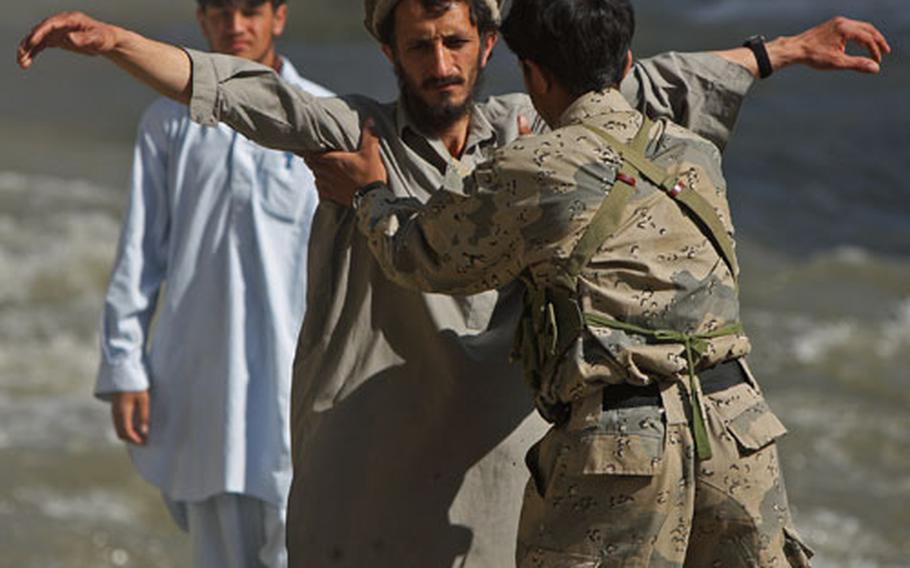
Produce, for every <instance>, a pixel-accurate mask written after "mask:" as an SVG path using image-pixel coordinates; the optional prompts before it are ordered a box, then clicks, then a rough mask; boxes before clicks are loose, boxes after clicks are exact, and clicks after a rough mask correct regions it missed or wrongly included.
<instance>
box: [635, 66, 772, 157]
mask: <svg viewBox="0 0 910 568" xmlns="http://www.w3.org/2000/svg"><path fill="white" fill-rule="evenodd" d="M754 81H755V79H754V77H753V76H752V74H751V73H749V72H748V71H747V70H746V69H744V68H743V67H741V66H739V65H737V64H735V63H731V62H730V61H727V60H726V59H723V58H722V57H718V56H716V55H713V54H710V53H676V52H669V53H663V54H660V55H656V56H654V57H649V58H647V59H642V60H640V61H638V62H636V64H635V66H634V67H633V69H632V72H631V73H629V75H628V76H627V77H626V79H625V80H624V81H623V83H622V85H621V91H622V94H623V96H624V97H625V98H626V100H628V101H629V102H630V103H631V104H632V106H633V107H635V108H636V109H638V110H639V111H641V112H643V113H645V114H647V115H648V116H650V117H651V118H653V119H658V118H667V119H669V120H671V121H673V122H675V123H676V124H679V125H680V126H683V127H685V128H688V129H689V130H692V131H693V132H695V133H696V134H698V135H700V136H703V137H705V138H707V139H708V140H710V141H711V142H713V143H714V144H715V145H716V146H717V147H718V148H719V149H720V150H721V151H723V149H724V147H725V146H726V144H727V142H728V141H729V139H730V136H731V135H732V133H733V127H734V126H735V125H736V119H737V118H738V117H739V111H740V109H741V107H742V104H743V102H744V101H745V98H746V95H747V94H748V92H749V89H750V87H751V86H752V84H753V83H754Z"/></svg>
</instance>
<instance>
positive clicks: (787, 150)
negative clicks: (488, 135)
mask: <svg viewBox="0 0 910 568" xmlns="http://www.w3.org/2000/svg"><path fill="white" fill-rule="evenodd" d="M88 4H89V3H87V2H86V3H83V4H82V5H81V7H85V6H87V5H88ZM182 4H185V6H184V5H182ZM302 4H303V3H299V2H295V3H292V5H291V13H292V16H291V17H292V20H294V19H296V22H297V23H296V24H295V25H294V26H292V30H291V33H290V34H289V37H287V38H286V39H285V41H284V43H283V47H284V51H285V52H286V53H287V54H289V55H290V56H291V58H292V59H293V60H294V61H295V63H297V64H298V67H299V68H301V70H302V71H303V72H304V74H305V75H307V76H308V77H309V78H311V79H314V80H316V81H319V82H321V83H323V84H325V85H327V86H328V87H330V88H332V89H334V90H336V91H338V92H353V91H358V92H366V93H368V94H371V95H373V96H376V97H378V98H380V99H389V98H392V97H393V96H394V92H395V85H394V81H393V80H392V77H391V74H390V73H389V72H388V69H387V66H386V65H385V63H384V62H383V60H382V59H381V56H380V55H379V54H378V50H376V49H375V48H374V46H372V45H371V44H370V43H369V42H368V40H367V39H366V37H365V36H364V35H358V33H359V32H357V31H354V30H356V29H357V26H356V25H351V24H349V23H348V22H350V21H357V20H358V19H359V14H358V12H357V5H358V4H359V3H358V2H350V3H348V4H349V5H348V4H345V5H344V6H343V7H342V8H336V9H334V10H335V11H334V12H332V13H331V14H329V15H327V14H326V13H324V12H325V10H324V9H323V10H322V12H320V13H319V14H312V13H311V14H306V13H305V9H306V8H305V7H304V6H303V5H302ZM313 4H314V5H317V6H319V7H322V8H324V7H325V6H329V5H332V4H329V3H327V2H313ZM639 5H640V6H639V9H640V20H641V21H640V27H641V30H640V34H639V40H638V42H637V46H636V49H637V50H638V51H639V52H640V53H643V54H646V53H653V52H656V51H659V50H666V49H683V50H694V49H709V48H721V47H727V46H732V45H735V44H737V43H738V42H739V41H740V40H741V39H742V38H743V37H745V36H747V35H750V34H752V33H757V32H762V33H765V34H767V35H769V36H774V35H779V34H785V33H791V32H795V31H798V30H800V29H801V28H804V27H806V26H807V25H809V24H811V23H814V22H818V21H821V20H823V19H825V18H827V17H829V16H831V15H833V14H835V13H846V14H849V15H852V16H855V17H860V18H865V19H868V20H872V21H874V22H876V23H878V24H880V25H881V27H882V28H883V29H884V30H885V31H886V33H887V34H888V35H889V37H890V38H891V40H892V42H893V44H894V47H895V48H896V50H895V54H894V55H893V56H892V57H891V58H890V60H889V61H888V62H887V64H886V67H885V72H884V74H883V75H882V76H880V77H874V78H870V77H861V76H857V75H847V74H844V75H837V76H834V75H820V74H817V73H810V72H807V71H802V70H788V71H785V72H783V73H781V74H780V75H779V76H777V77H775V78H773V79H772V80H770V81H768V82H767V83H766V84H761V85H758V86H757V87H756V89H755V90H754V92H753V94H752V97H751V99H750V100H749V102H748V105H747V108H746V109H745V111H744V112H743V115H742V118H741V120H740V124H739V128H738V131H737V133H736V137H735V140H734V142H733V143H732V144H731V146H730V147H729V150H728V153H727V158H726V170H727V174H728V178H729V185H730V192H731V201H732V203H733V207H734V213H735V217H736V220H737V224H738V227H739V233H740V239H739V240H740V256H741V260H742V264H743V269H744V282H743V305H744V310H745V314H744V320H745V322H746V325H747V328H748V330H749V332H750V333H751V335H752V337H753V343H754V345H755V352H754V354H753V356H752V362H753V366H754V367H755V368H756V371H757V373H758V375H759V378H760V380H761V381H762V382H763V384H764V386H765V390H766V391H767V393H768V396H769V399H770V401H771V403H772V406H774V407H775V409H776V410H777V411H778V413H779V414H780V415H781V417H782V419H783V420H784V422H785V423H786V424H787V425H788V426H789V427H790V430H791V434H790V435H789V436H788V437H787V438H785V440H784V441H783V442H782V445H781V450H782V453H783V458H784V460H785V462H784V465H785V471H786V474H787V479H788V483H789V488H790V492H791V498H792V500H793V502H794V505H795V509H796V514H797V520H798V522H799V525H800V527H801V530H802V532H803V533H804V536H805V537H807V540H808V541H809V542H810V544H811V545H812V546H813V547H814V548H815V549H816V550H817V552H818V557H817V559H818V560H817V562H816V565H817V566H821V567H826V566H832V567H866V566H868V567H897V566H910V528H908V527H910V434H908V433H910V394H908V390H910V373H908V372H907V369H908V368H910V262H908V261H910V226H908V219H910V182H908V181H907V180H908V179H910V177H908V176H907V174H906V173H905V172H906V166H907V160H908V159H910V112H908V110H907V106H906V105H907V103H906V93H907V92H908V90H910V68H908V65H907V63H906V58H907V55H908V50H907V48H906V47H905V44H907V43H910V11H908V10H907V7H906V0H892V1H888V0H880V1H877V0H867V1H866V2H864V3H862V4H861V5H857V3H855V2H846V1H843V0H830V1H827V2H818V1H809V0H800V1H797V0H765V1H763V2H754V1H753V2H749V1H746V0H714V1H707V0H705V1H696V0H688V1H686V2H679V1H674V2H670V1H669V0H661V1H652V2H649V3H648V4H647V5H644V4H643V3H642V2H639ZM74 6H80V5H79V4H75V3H71V2H60V1H53V0H40V1H35V2H32V3H29V4H27V5H25V4H23V5H17V6H15V7H4V11H5V12H8V13H7V14H5V17H4V19H3V20H2V21H0V76H2V77H3V79H2V81H3V82H2V89H0V266H2V267H3V268H2V271H0V567H7V566H8V567H16V568H30V567H35V568H38V567H41V568H45V567H57V566H59V567H102V566H162V567H165V566H168V567H178V566H187V565H188V554H187V553H188V550H187V545H186V542H185V539H184V538H183V536H182V535H181V534H180V533H179V532H177V531H176V529H174V528H173V527H172V525H171V523H170V521H169V519H168V518H167V517H166V514H165V513H164V510H163V507H161V505H160V503H159V500H158V497H157V495H156V493H155V492H154V491H153V490H152V489H150V488H149V487H148V486H147V485H145V484H144V483H143V482H141V481H140V480H139V479H138V477H137V476H136V475H134V474H133V472H132V469H131V466H130V464H129V462H128V459H127V458H126V455H125V452H124V451H123V450H122V448H121V447H120V445H119V444H118V443H117V441H116V440H115V439H114V437H113V436H112V433H111V431H110V427H109V418H108V414H107V413H108V410H107V407H106V406H104V405H102V404H100V403H98V402H96V401H94V400H93V399H92V397H91V386H92V383H93V380H94V372H95V366H96V363H97V359H96V358H97V347H96V344H97V336H96V324H97V321H98V315H99V312H100V307H101V297H102V293H103V290H104V287H105V285H106V280H107V277H108V272H109V270H110V263H111V260H112V258H113V254H114V247H115V244H116V239H117V233H118V230H119V223H120V221H119V219H120V215H121V211H122V208H123V205H124V197H125V191H124V187H125V184H126V179H127V175H128V170H129V159H130V154H131V146H132V136H133V133H134V128H135V124H136V121H137V120H138V116H139V114H140V113H141V111H142V109H143V108H144V106H145V105H147V104H148V103H149V102H150V101H151V100H152V98H153V97H152V95H151V94H150V93H148V92H146V91H144V90H143V89H142V88H141V87H138V86H135V85H133V84H132V83H131V82H130V81H129V80H128V79H126V78H124V77H121V76H119V75H118V74H117V73H116V72H114V71H113V69H112V68H111V67H110V66H109V65H106V64H105V63H104V62H100V61H76V60H74V59H73V58H72V57H68V56H65V55H62V54H49V56H48V57H47V58H46V59H45V60H43V61H41V62H40V64H39V66H38V67H37V68H36V69H35V70H34V71H32V72H30V73H28V74H21V73H19V72H18V71H16V70H15V69H14V67H13V65H12V64H11V61H12V51H13V46H14V45H15V42H16V41H18V38H19V36H20V35H21V34H22V33H23V32H24V31H25V30H26V29H27V28H28V27H29V26H31V25H32V24H33V23H34V22H35V21H36V19H37V18H39V17H40V16H42V15H44V14H46V13H48V12H50V11H52V10H56V9H62V8H71V7H74ZM91 6H92V7H93V8H92V9H93V10H95V12H96V13H99V14H102V15H109V16H112V17H114V18H116V19H117V21H119V22H128V23H130V24H131V25H133V26H138V27H139V28H140V29H142V30H143V31H145V32H147V33H150V34H152V35H154V36H156V37H161V38H166V39H169V40H172V41H180V42H188V43H190V44H192V45H196V46H199V45H200V40H199V38H198V37H197V36H196V35H194V24H193V21H192V9H193V8H192V3H191V2H189V1H188V0H185V1H184V2H182V3H168V5H167V6H163V5H162V3H158V2H156V3H152V2H147V1H146V2H140V1H136V0H117V1H114V0H106V1H98V2H93V3H91ZM322 8H320V9H322ZM326 30H330V32H326ZM327 35H332V37H326V36H327ZM314 36H318V37H320V41H319V42H318V43H317V42H314V41H313V40H312V39H311V38H312V37H314ZM308 38H309V41H305V40H306V39H308ZM486 84H487V89H488V90H489V91H491V92H503V91H505V90H507V89H516V88H519V87H520V83H519V81H518V76H517V74H516V71H515V65H514V63H513V62H512V60H511V56H510V55H509V54H508V53H507V52H506V51H505V50H504V49H503V48H500V51H499V53H498V54H497V55H496V57H495V58H494V61H493V64H492V67H491V69H490V70H489V72H488V77H487V83H486Z"/></svg>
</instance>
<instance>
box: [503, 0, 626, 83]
mask: <svg viewBox="0 0 910 568" xmlns="http://www.w3.org/2000/svg"><path fill="white" fill-rule="evenodd" d="M501 32H502V36H503V38H504V39H505V41H506V43H507V44H508V45H509V47H510V48H511V49H512V51H514V52H515V55H517V56H518V58H519V59H521V60H530V61H533V62H534V63H536V64H538V65H540V66H541V67H543V68H544V69H546V70H547V71H549V72H550V73H552V74H553V76H554V77H555V78H556V80H557V81H558V82H559V84H560V85H562V86H563V87H564V88H565V89H567V90H568V91H569V93H570V94H571V95H573V96H580V95H582V94H584V93H587V92H589V91H602V90H604V89H606V88H607V87H613V86H616V85H619V83H620V82H621V81H622V78H623V72H624V71H625V66H626V53H628V51H629V48H630V46H631V45H632V36H633V34H634V33H635V12H634V10H633V9H632V5H631V3H630V2H629V0H513V2H512V9H511V10H510V11H509V14H508V16H506V18H505V20H504V21H503V23H502V27H501Z"/></svg>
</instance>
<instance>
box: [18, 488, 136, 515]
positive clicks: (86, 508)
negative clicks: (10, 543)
mask: <svg viewBox="0 0 910 568" xmlns="http://www.w3.org/2000/svg"><path fill="white" fill-rule="evenodd" d="M14 497H15V498H16V499H17V500H18V501H20V502H22V503H26V504H28V505H31V506H33V507H36V508H37V509H38V510H39V511H40V512H41V514H43V515H45V516H46V517H50V518H52V519H56V520H61V521H76V522H104V523H137V522H138V519H139V517H138V515H137V514H136V513H135V511H134V510H133V509H131V508H130V507H129V505H128V503H129V499H127V498H126V496H124V495H122V494H120V493H117V492H114V491H108V490H106V489H102V488H97V487H95V488H90V489H86V490H84V491H83V492H81V493H80V494H79V495H66V494H63V493H60V492H58V491H57V490H55V489H54V488H52V487H23V488H20V489H18V490H16V491H15V493H14Z"/></svg>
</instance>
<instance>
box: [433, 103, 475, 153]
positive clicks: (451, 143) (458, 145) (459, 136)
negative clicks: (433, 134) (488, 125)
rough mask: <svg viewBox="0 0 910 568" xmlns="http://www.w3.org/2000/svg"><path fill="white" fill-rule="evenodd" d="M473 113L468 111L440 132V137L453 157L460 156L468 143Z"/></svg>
mask: <svg viewBox="0 0 910 568" xmlns="http://www.w3.org/2000/svg"><path fill="white" fill-rule="evenodd" d="M471 115H472V113H470V112H468V113H466V114H465V115H464V116H463V117H461V118H459V119H458V120H457V121H455V122H454V123H453V124H452V125H451V126H449V127H448V128H446V129H445V130H443V131H442V132H440V133H439V139H440V140H441V141H442V144H443V145H444V146H445V147H446V149H447V150H448V151H449V154H451V155H452V157H453V158H460V157H461V154H462V153H463V152H464V150H465V146H466V145H467V143H468V133H469V132H470V131H471Z"/></svg>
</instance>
